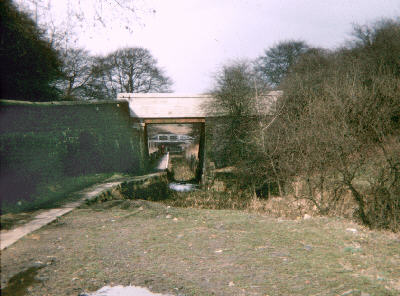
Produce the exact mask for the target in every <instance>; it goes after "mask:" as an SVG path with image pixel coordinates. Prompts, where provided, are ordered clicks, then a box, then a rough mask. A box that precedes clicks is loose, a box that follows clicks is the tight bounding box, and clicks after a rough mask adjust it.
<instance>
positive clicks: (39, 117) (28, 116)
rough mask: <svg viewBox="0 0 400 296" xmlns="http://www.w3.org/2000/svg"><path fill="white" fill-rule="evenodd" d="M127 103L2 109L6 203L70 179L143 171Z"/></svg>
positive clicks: (1, 176)
mask: <svg viewBox="0 0 400 296" xmlns="http://www.w3.org/2000/svg"><path fill="white" fill-rule="evenodd" d="M139 151H140V149H139V136H138V135H137V134H136V131H135V130H134V129H132V127H131V123H130V117H129V107H128V104H127V103H122V102H120V103H116V102H104V103H92V104H89V103H86V104H84V103H73V102H71V103H58V104H55V103H49V104H48V103H22V102H10V101H2V102H1V109H0V157H1V164H0V195H1V199H2V203H4V202H7V203H11V204H15V203H17V202H18V201H20V200H32V199H33V198H35V196H36V195H35V194H36V192H37V189H38V188H41V187H43V186H44V185H46V184H52V183H57V182H58V181H60V180H63V179H64V178H70V177H76V176H86V175H91V174H97V173H112V172H128V173H138V172H139V171H140V170H141V160H140V156H139Z"/></svg>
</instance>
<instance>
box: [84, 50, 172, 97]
mask: <svg viewBox="0 0 400 296" xmlns="http://www.w3.org/2000/svg"><path fill="white" fill-rule="evenodd" d="M95 72H96V74H95V79H96V81H93V82H92V83H93V84H97V85H99V84H103V85H104V87H105V90H106V92H107V93H108V95H109V96H110V97H113V98H115V97H116V96H117V94H118V93H121V92H129V93H138V92H145V93H147V92H170V91H171V89H170V87H171V85H172V81H171V79H170V78H168V77H167V76H166V75H165V74H164V72H163V70H162V69H161V68H160V67H159V66H158V65H157V60H156V59H155V58H154V57H153V56H152V55H151V53H150V51H149V50H147V49H144V48H140V47H139V48H125V49H120V50H117V51H115V52H113V53H111V54H109V55H107V56H106V57H104V58H99V59H97V60H96V63H95Z"/></svg>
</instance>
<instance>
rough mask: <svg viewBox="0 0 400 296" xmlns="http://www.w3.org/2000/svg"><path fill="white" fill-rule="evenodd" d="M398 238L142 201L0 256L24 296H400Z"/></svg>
mask: <svg viewBox="0 0 400 296" xmlns="http://www.w3.org/2000/svg"><path fill="white" fill-rule="evenodd" d="M399 254H400V237H399V236H396V235H395V234H393V233H388V232H382V231H371V230H368V229H366V228H364V227H362V226H360V225H356V224H354V223H352V222H349V221H347V220H344V219H335V218H326V217H325V218H312V219H307V220H283V219H275V218H271V217H267V216H263V215H257V214H251V213H246V212H243V211H231V210H200V209H191V208H186V209H184V208H174V207H169V206H166V205H162V204H158V203H154V202H149V201H142V200H114V201H107V202H104V203H100V204H94V205H90V206H84V207H82V208H80V209H78V210H75V211H73V212H71V213H70V214H67V215H66V216H63V217H61V218H60V219H58V221H57V222H55V223H53V224H51V225H48V226H46V227H44V228H42V229H41V230H39V231H36V232H35V233H33V234H31V235H28V236H27V237H25V238H23V239H21V240H20V241H18V242H17V243H16V244H15V245H13V246H12V247H10V248H8V249H6V250H5V251H3V252H2V254H1V259H2V260H1V265H2V266H1V270H2V273H1V277H2V278H1V280H2V287H4V286H5V285H6V284H7V282H8V280H9V279H10V278H11V277H12V276H13V275H15V274H18V273H19V272H21V271H23V270H26V269H27V268H29V267H31V266H32V264H34V262H38V261H40V262H41V263H42V264H43V265H44V267H43V268H41V269H40V270H38V275H37V276H36V278H37V279H39V280H40V281H41V282H40V283H38V282H35V283H34V284H33V285H32V286H31V287H29V288H28V289H29V293H30V295H75V296H76V295H78V294H79V293H80V292H82V291H86V292H88V291H94V290H97V289H99V288H100V287H102V286H104V285H118V284H122V285H129V284H134V285H139V286H146V287H149V288H150V289H152V290H153V291H158V292H169V293H172V294H174V295H178V294H179V295H361V293H364V294H362V295H398V294H399V293H400V281H399V278H400V269H399V266H400V256H399Z"/></svg>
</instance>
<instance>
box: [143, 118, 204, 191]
mask: <svg viewBox="0 0 400 296" xmlns="http://www.w3.org/2000/svg"><path fill="white" fill-rule="evenodd" d="M145 137H146V139H147V148H148V154H149V157H150V159H157V158H161V157H163V156H165V155H166V154H168V172H169V177H170V181H171V182H173V183H177V184H185V183H191V184H193V183H199V182H200V181H201V177H202V173H203V163H204V143H205V140H204V137H205V135H204V122H191V123H179V122H178V123H147V124H146V127H145Z"/></svg>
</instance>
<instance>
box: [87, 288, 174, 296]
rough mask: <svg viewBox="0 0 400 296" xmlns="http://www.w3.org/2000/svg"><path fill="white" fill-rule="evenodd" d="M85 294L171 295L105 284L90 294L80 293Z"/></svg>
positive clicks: (99, 295)
mask: <svg viewBox="0 0 400 296" xmlns="http://www.w3.org/2000/svg"><path fill="white" fill-rule="evenodd" d="M81 295H87V296H132V295H135V296H172V295H166V294H158V293H152V292H150V291H149V290H148V289H146V288H141V287H135V286H127V287H123V286H115V287H109V286H105V287H103V288H101V289H100V290H98V291H97V292H94V293H90V294H81Z"/></svg>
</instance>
